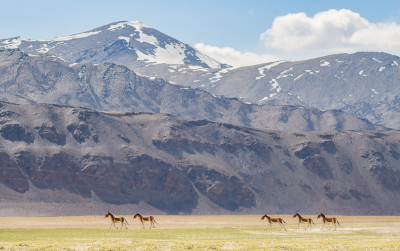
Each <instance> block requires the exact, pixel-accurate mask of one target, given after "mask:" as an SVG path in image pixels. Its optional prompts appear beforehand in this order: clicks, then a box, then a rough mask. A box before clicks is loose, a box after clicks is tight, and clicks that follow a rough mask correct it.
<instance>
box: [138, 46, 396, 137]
mask: <svg viewBox="0 0 400 251" xmlns="http://www.w3.org/2000/svg"><path fill="white" fill-rule="evenodd" d="M399 64H400V58H399V57H397V56H393V55H390V54H386V53H377V52H359V53H355V54H338V55H330V56H325V57H321V58H316V59H311V60H305V61H297V62H290V61H280V62H273V63H267V64H262V65H255V66H249V67H242V68H236V69H234V68H226V69H206V68H199V67H197V68H194V67H192V68H190V67H187V66H181V65H156V66H151V67H147V68H137V69H135V71H137V72H139V73H141V74H146V75H149V76H153V75H157V76H158V77H161V78H164V79H166V80H170V81H173V82H174V83H177V84H181V85H186V86H190V87H192V88H198V89H201V90H206V91H208V92H211V93H213V94H216V95H225V96H227V97H238V98H240V99H241V100H243V101H246V102H251V103H257V104H276V105H296V106H304V107H314V108H318V109H322V110H329V109H340V110H343V111H346V112H348V113H350V114H353V115H357V116H360V117H362V118H365V119H368V120H369V121H371V122H372V123H376V124H382V125H384V126H386V127H390V128H396V129H400V113H399V112H400V106H399V104H400V103H399V100H400V86H399V84H398V82H399V81H398V80H399V79H400V68H399Z"/></svg>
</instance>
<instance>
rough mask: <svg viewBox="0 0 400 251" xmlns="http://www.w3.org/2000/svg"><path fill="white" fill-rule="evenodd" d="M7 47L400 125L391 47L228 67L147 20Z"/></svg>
mask: <svg viewBox="0 0 400 251" xmlns="http://www.w3.org/2000/svg"><path fill="white" fill-rule="evenodd" d="M0 46H5V47H6V48H20V49H21V50H23V51H36V52H46V53H50V54H53V55H56V56H57V57H61V58H64V59H65V60H67V61H70V62H76V63H85V62H90V63H96V64H98V63H105V62H111V63H115V64H119V65H124V66H126V67H128V68H130V69H131V70H134V71H135V72H137V73H140V74H142V75H147V76H150V77H159V78H163V79H164V80H166V81H170V82H172V83H176V84H179V85H184V86H190V87H192V88H197V89H201V90H205V91H208V92H210V93H213V94H215V95H224V96H227V97H232V98H233V97H236V98H239V99H241V100H243V101H245V102H250V103H256V104H275V105H293V106H303V107H312V108H317V109H320V110H331V109H339V110H343V111H346V112H348V113H350V114H353V115H356V116H359V117H362V118H364V119H367V120H369V121H371V122H372V123H374V124H382V125H384V126H386V127H389V128H395V129H400V114H399V111H400V106H399V104H400V102H399V100H400V89H399V88H400V87H399V85H398V79H399V77H400V69H399V63H400V58H399V57H397V56H393V55H389V54H386V53H377V52H360V53H355V54H337V55H329V56H325V57H321V58H316V59H310V60H305V61H298V62H292V61H280V62H272V63H266V64H262V65H254V66H249V67H242V68H232V67H231V68H229V67H228V68H226V67H227V66H226V65H224V64H220V63H219V62H216V61H215V60H213V59H211V58H209V57H207V56H206V55H204V54H201V53H200V52H199V51H197V50H196V49H194V48H192V47H190V46H189V45H186V44H184V43H182V42H179V41H177V40H176V39H174V38H171V37H169V36H167V35H165V34H163V33H161V32H159V31H157V30H155V29H152V28H149V27H147V26H146V25H145V24H143V23H142V22H139V21H124V22H116V23H112V24H108V25H105V26H102V27H99V28H96V29H94V30H91V31H88V32H84V33H80V34H76V35H71V36H65V37H58V38H53V39H42V40H31V39H22V38H11V39H2V40H0Z"/></svg>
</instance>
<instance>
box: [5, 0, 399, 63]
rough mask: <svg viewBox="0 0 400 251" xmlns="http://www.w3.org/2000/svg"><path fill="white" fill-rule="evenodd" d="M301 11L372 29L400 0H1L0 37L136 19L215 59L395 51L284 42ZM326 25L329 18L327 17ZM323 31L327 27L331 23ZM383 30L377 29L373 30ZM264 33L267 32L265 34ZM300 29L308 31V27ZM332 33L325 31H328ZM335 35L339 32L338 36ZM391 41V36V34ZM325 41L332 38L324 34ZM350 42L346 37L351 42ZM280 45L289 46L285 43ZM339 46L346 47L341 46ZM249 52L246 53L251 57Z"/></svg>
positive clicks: (67, 31)
mask: <svg viewBox="0 0 400 251" xmlns="http://www.w3.org/2000/svg"><path fill="white" fill-rule="evenodd" d="M330 9H334V10H337V11H339V10H342V9H346V10H348V11H350V12H348V13H347V14H345V15H343V13H336V14H335V13H328V12H327V11H328V10H330ZM298 13H305V16H306V17H307V18H306V19H307V20H308V21H307V20H306V21H305V24H306V25H310V27H314V28H315V27H317V28H315V29H316V30H314V32H317V31H318V32H319V30H318V29H319V28H318V27H319V24H318V20H312V18H313V17H314V15H315V14H317V13H325V14H324V15H326V16H330V18H332V20H337V19H338V18H344V19H346V18H347V19H348V16H352V15H353V16H354V15H359V16H360V18H358V19H357V20H356V19H354V21H352V22H358V21H360V20H361V19H365V20H367V21H368V22H369V24H370V26H368V25H369V24H365V25H367V26H368V27H370V28H371V27H372V26H373V25H374V24H378V23H384V24H393V23H394V24H396V25H397V24H400V1H398V0H397V1H393V0H386V1H385V0H381V1H375V0H374V1H372V0H347V1H342V0H336V1H325V0H318V1H317V0H307V1H301V0H297V1H295V0H287V1H285V0H275V1H268V0H265V1H261V0H247V1H237V0H230V1H227V0H213V1H211V0H201V1H197V0H191V1H190V0H168V1H165V0H163V1H161V0H147V1H144V0H143V1H135V0H133V1H123V0H113V1H103V0H96V1H94V0H83V1H82V0H81V1H75V0H68V1H66V0H35V1H32V0H0V23H1V25H0V38H10V37H14V36H21V37H23V38H32V39H44V38H52V37H56V36H64V35H71V34H75V33H80V32H84V31H87V30H91V29H94V28H96V27H99V26H101V25H105V24H108V23H111V22H115V21H121V20H140V21H143V22H144V23H146V24H147V25H148V26H150V27H151V28H155V29H157V30H159V31H161V32H163V33H165V34H167V35H170V36H172V37H174V38H176V39H178V40H180V41H182V42H184V43H187V44H190V45H192V46H194V45H196V44H197V46H196V48H198V49H201V50H202V51H204V52H208V53H209V54H212V53H215V55H214V57H218V55H217V54H218V53H219V54H220V55H219V56H221V55H222V54H224V53H226V54H227V55H228V54H229V53H231V54H229V55H230V56H234V55H233V54H232V53H236V54H237V55H236V56H238V55H239V56H238V57H239V58H240V57H241V56H243V53H254V54H255V55H256V56H257V55H258V56H259V55H269V56H270V59H271V60H272V59H283V58H285V59H295V60H296V59H305V58H310V57H314V56H319V55H322V54H324V53H336V52H352V50H369V49H371V50H374V49H376V50H377V51H385V50H386V51H387V52H389V53H393V54H396V53H397V51H396V50H397V49H396V50H394V49H393V48H394V47H396V46H397V45H393V44H389V45H388V44H384V45H382V44H381V45H380V47H376V48H375V47H374V46H373V45H371V44H365V43H363V44H362V46H355V45H359V42H357V41H356V42H354V41H355V40H357V38H354V37H351V38H350V37H347V38H346V39H348V41H347V43H346V44H345V45H344V44H340V45H337V46H334V45H330V47H329V48H328V49H327V50H324V48H320V47H323V45H321V44H323V43H326V41H322V40H324V39H319V40H318V41H314V42H312V43H310V44H306V45H304V46H303V47H301V46H297V45H296V44H286V43H282V41H287V39H290V40H293V41H295V43H296V41H300V38H299V37H297V38H294V37H290V36H291V34H283V33H282V31H279V29H283V28H282V27H286V28H285V29H287V27H289V26H293V24H298V23H299V21H298V19H296V18H299V20H305V16H304V15H303V16H301V15H297V16H293V17H292V16H289V14H298ZM279 16H282V17H286V18H284V19H282V20H281V23H280V24H281V25H280V26H279V25H278V22H276V24H277V25H276V27H275V28H274V29H272V27H273V24H274V21H276V18H277V17H279ZM343 16H344V17H343ZM314 21H315V22H314ZM328 22H331V21H329V20H328ZM360 22H362V21H360ZM364 23H365V22H364ZM347 25H348V24H347ZM303 26H304V25H303ZM303 26H301V27H300V26H299V27H297V28H296V30H295V31H300V32H299V33H302V31H301V29H302V28H303ZM279 27H281V28H279ZM306 28H307V27H306ZM325 28H326V29H329V27H328V26H326V27H325ZM364 28H365V27H364ZM381 28H382V27H378V30H379V29H381ZM346 29H347V28H343V29H342V30H341V31H338V30H337V32H339V33H340V32H345V30H346ZM357 29H359V28H357ZM371 29H374V28H373V27H372V28H371ZM382 29H383V28H382ZM267 30H270V32H268V33H266V31H267ZM305 30H307V31H308V30H309V27H308V28H307V29H305ZM391 30H396V29H394V28H393V29H391ZM291 32H293V31H291ZM388 32H392V31H388ZM393 32H396V31H393ZM263 33H266V34H264V38H263V39H260V36H262V34H263ZM329 33H330V32H329V31H328V32H327V34H329ZM339 33H338V36H340V34H339ZM385 34H387V32H386V33H385ZM342 35H343V34H342ZM288 36H289V37H288ZM346 36H347V35H346ZM358 37H359V36H358ZM308 38H309V37H308ZM367 38H368V36H367ZM388 38H393V37H391V36H388ZM296 39H298V40H296ZM358 39H361V38H358ZM326 40H329V38H328V37H326ZM342 40H343V39H342ZM350 40H351V42H349V41H350ZM199 43H201V44H199ZM280 43H281V44H285V46H292V47H290V48H289V47H287V48H286V47H285V48H284V47H283V46H281V45H280ZM318 43H319V44H318ZM376 43H379V41H376ZM293 46H294V47H293ZM344 46H345V47H346V46H347V47H346V48H345V49H343V48H342V47H344ZM349 46H350V47H351V48H350V47H349ZM312 47H313V48H314V47H315V48H319V49H318V51H316V50H315V49H310V48H312ZM224 48H229V49H230V52H229V50H227V49H225V50H223V49H224ZM340 48H342V49H340ZM396 48H397V47H396ZM219 49H220V51H219ZM341 50H342V51H341ZM300 51H304V53H300ZM238 53H239V54H238ZM211 56H213V55H211ZM253 56H254V55H253ZM249 57H250V58H251V55H250V54H249ZM239 58H238V59H239ZM219 60H220V59H219ZM220 61H221V60H220Z"/></svg>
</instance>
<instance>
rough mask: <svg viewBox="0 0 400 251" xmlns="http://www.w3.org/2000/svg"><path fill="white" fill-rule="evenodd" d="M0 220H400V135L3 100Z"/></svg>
mask: <svg viewBox="0 0 400 251" xmlns="http://www.w3.org/2000/svg"><path fill="white" fill-rule="evenodd" d="M0 124H1V126H0V135H1V136H0V189H1V191H2V192H1V193H0V201H1V203H0V215H71V214H72V215H77V214H103V213H105V212H106V211H108V210H111V209H112V210H113V212H115V213H116V214H132V213H133V212H136V211H139V212H143V213H171V214H172V213H173V214H176V213H184V214H185V213H193V214H197V213H199V214H222V213H223V214H225V213H235V214H237V213H257V214H260V213H270V214H275V213H285V214H289V213H294V212H296V211H298V212H300V213H312V214H315V213H317V212H320V211H323V212H327V214H398V213H400V212H399V210H400V200H399V199H400V194H399V191H400V190H399V188H400V183H399V179H400V168H399V167H400V149H399V140H400V132H398V131H385V132H376V131H332V132H301V133H299V132H289V131H276V130H265V129H264V130H259V129H252V128H246V127H238V126H234V125H231V124H224V123H216V122H209V121H205V120H189V119H182V118H177V117H173V116H170V115H165V114H150V113H123V112H118V113H114V112H98V111H94V110H89V109H83V108H74V107H66V106H56V105H48V104H38V105H28V104H25V105H16V104H10V103H4V102H0Z"/></svg>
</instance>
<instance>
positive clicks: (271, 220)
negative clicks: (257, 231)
mask: <svg viewBox="0 0 400 251" xmlns="http://www.w3.org/2000/svg"><path fill="white" fill-rule="evenodd" d="M264 219H267V221H268V222H269V223H268V224H269V226H270V227H271V229H272V222H278V224H279V230H282V226H283V228H285V231H287V229H286V227H285V225H283V224H286V222H285V221H284V220H282V218H271V217H269V216H268V215H266V214H264V215H263V216H262V217H261V220H264ZM264 230H265V227H264Z"/></svg>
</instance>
